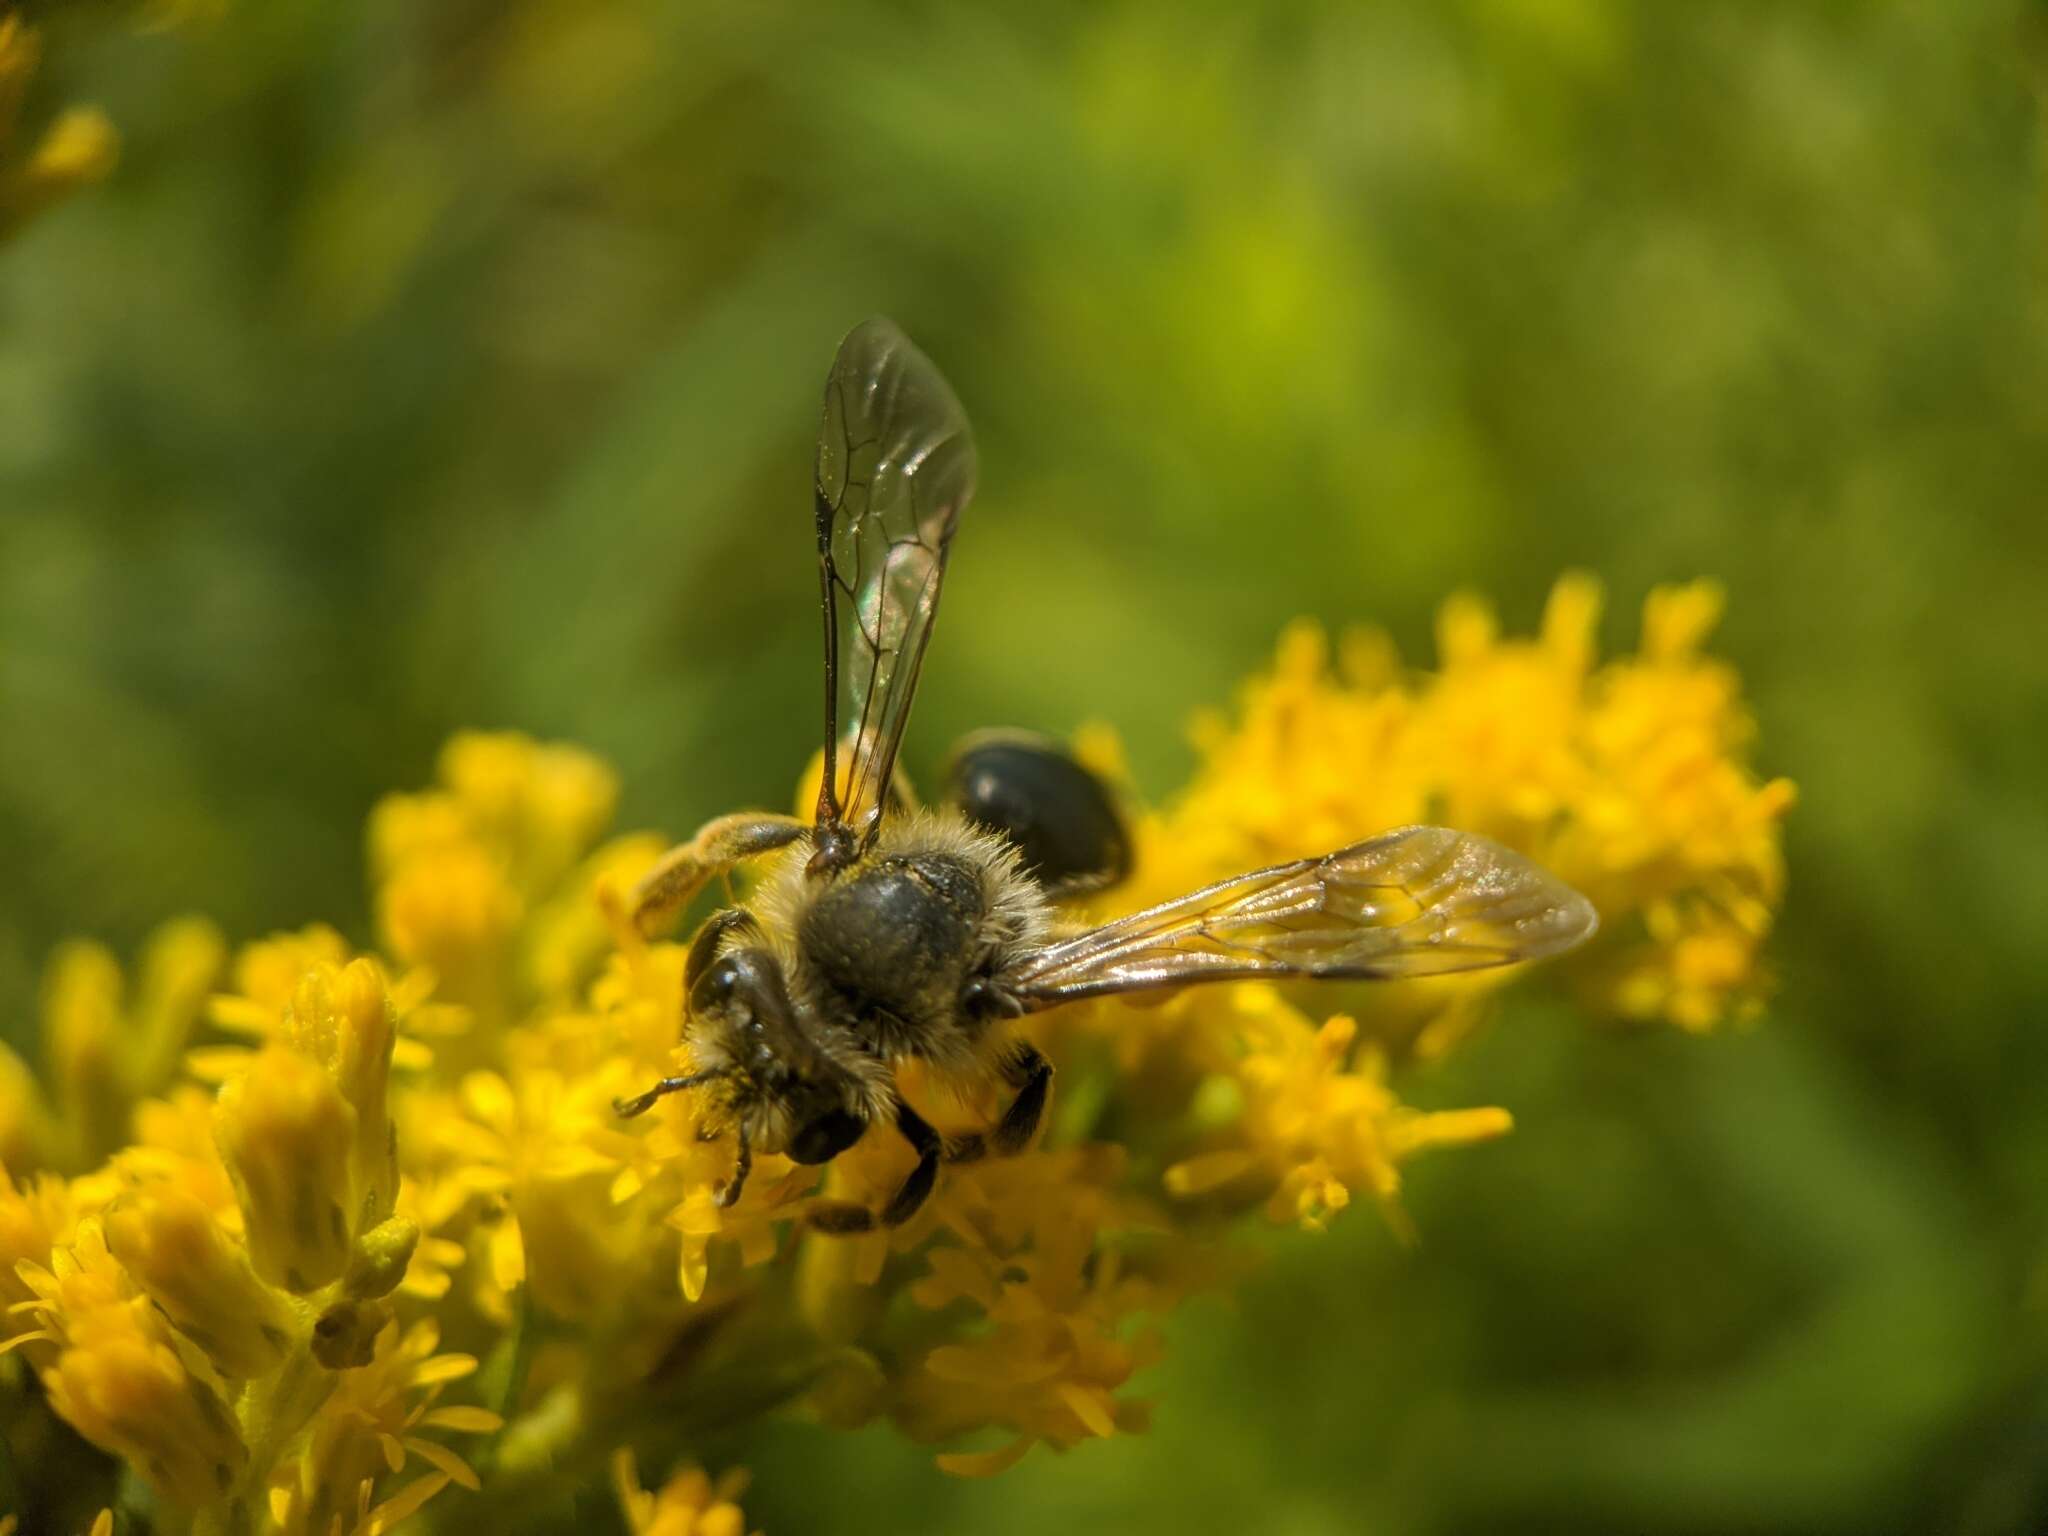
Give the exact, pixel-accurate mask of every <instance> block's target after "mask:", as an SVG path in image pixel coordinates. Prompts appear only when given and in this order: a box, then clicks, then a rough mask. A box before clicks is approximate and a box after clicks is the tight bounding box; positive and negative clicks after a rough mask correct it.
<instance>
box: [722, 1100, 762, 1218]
mask: <svg viewBox="0 0 2048 1536" xmlns="http://www.w3.org/2000/svg"><path fill="white" fill-rule="evenodd" d="M738 1134H739V1144H740V1145H739V1153H738V1155H737V1156H736V1157H735V1158H734V1159H733V1165H732V1177H731V1178H730V1179H728V1180H726V1182H725V1186H724V1187H723V1188H722V1189H720V1190H719V1191H718V1208H719V1209H720V1210H721V1211H729V1210H731V1209H732V1208H733V1207H734V1206H736V1205H738V1204H739V1203H740V1194H741V1192H742V1191H744V1190H745V1189H746V1187H747V1175H748V1174H750V1173H752V1172H753V1171H754V1144H753V1143H752V1142H751V1141H749V1140H747V1127H746V1122H744V1121H742V1122H741V1123H740V1127H739V1133H738Z"/></svg>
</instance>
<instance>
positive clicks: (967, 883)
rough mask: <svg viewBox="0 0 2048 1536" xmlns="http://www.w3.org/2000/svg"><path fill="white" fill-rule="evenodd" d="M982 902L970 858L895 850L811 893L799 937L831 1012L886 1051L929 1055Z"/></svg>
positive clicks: (963, 975)
mask: <svg viewBox="0 0 2048 1536" xmlns="http://www.w3.org/2000/svg"><path fill="white" fill-rule="evenodd" d="M987 906H988V903H987V896H986V893H985V892H984V890H983V887H982V881H981V877H980V875H979V874H978V872H977V871H976V870H975V868H974V866H973V865H972V864H970V863H969V862H968V861H967V860H965V859H963V858H960V857H958V856H956V855H953V854H950V853H910V854H900V855H893V856H890V857H886V858H881V859H877V860H875V861H874V863H872V864H870V865H868V866H867V867H866V868H864V869H861V870H859V871H858V872H856V873H854V874H852V875H849V876H846V877H844V878H842V879H840V880H838V881H836V882H835V883H834V884H833V885H832V886H831V888H830V889H828V890H826V891H824V892H822V893H821V894H820V895H819V896H818V897H817V898H816V899H815V900H814V901H812V902H811V904H810V905H809V906H808V907H807V908H806V909H805V911H804V914H803V917H802V918H801V920H800V921H799V923H798V925H797V946H798V949H799V950H800V951H801V953H802V956H803V961H804V965H805V968H806V969H807V970H808V971H809V973H810V975H811V977H812V978H813V979H814V980H815V982H816V984H817V985H818V987H819V989H820V990H821V991H822V992H823V993H824V994H825V995H824V996H823V997H821V998H820V999H819V1001H820V1003H821V1004H822V1005H823V1007H824V1011H825V1012H826V1013H827V1014H828V1016H830V1017H832V1018H833V1019H834V1020H836V1021H839V1022H843V1023H844V1024H845V1025H847V1026H848V1027H850V1028H851V1029H853V1030H854V1031H855V1032H856V1033H857V1034H859V1035H860V1036H861V1037H862V1038H863V1040H864V1041H865V1042H866V1043H867V1044H868V1045H869V1046H870V1047H871V1048H873V1049H874V1050H876V1051H877V1052H879V1053H881V1054H883V1055H926V1054H928V1053H929V1051H928V1047H929V1046H930V1044H931V1034H932V1031H934V1030H939V1029H944V1028H946V1027H947V1026H948V1025H949V1024H950V1023H951V1022H952V1020H953V1019H954V1016H955V1011H956V1005H957V1000H958V998H959V997H960V994H961V991H962V989H963V988H964V987H965V986H966V984H967V982H968V980H969V972H970V971H971V969H972V967H973V965H974V962H975V958H976V955H975V948H976V946H975V936H976V933H977V931H978V929H979V926H980V924H981V922H982V920H983V918H984V917H985V916H986V915H987Z"/></svg>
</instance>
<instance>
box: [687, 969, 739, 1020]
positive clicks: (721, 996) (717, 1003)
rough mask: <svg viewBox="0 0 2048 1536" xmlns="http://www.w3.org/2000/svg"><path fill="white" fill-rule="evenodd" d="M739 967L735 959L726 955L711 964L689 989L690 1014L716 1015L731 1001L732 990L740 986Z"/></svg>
mask: <svg viewBox="0 0 2048 1536" xmlns="http://www.w3.org/2000/svg"><path fill="white" fill-rule="evenodd" d="M740 976H741V967H740V965H739V963H738V961H737V960H736V958H735V957H733V956H731V955H727V956H726V957H725V958H724V959H722V960H718V961H715V962H713V964H712V965H711V966H710V967H709V968H708V969H707V970H706V971H705V972H704V974H703V975H701V976H699V977H698V978H697V983H696V985H695V986H693V987H691V988H690V1011H691V1012H692V1013H717V1012H718V1011H719V1010H721V1009H722V1008H724V1007H725V1005H726V1004H727V1003H728V1002H730V1001H731V1000H732V994H733V992H734V990H735V989H736V988H737V987H738V986H739V984H740Z"/></svg>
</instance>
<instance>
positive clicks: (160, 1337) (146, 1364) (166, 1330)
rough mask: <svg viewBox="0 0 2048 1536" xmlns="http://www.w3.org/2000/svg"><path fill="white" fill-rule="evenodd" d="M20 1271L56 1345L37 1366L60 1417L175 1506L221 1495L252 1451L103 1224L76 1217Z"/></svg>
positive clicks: (195, 1505)
mask: <svg viewBox="0 0 2048 1536" xmlns="http://www.w3.org/2000/svg"><path fill="white" fill-rule="evenodd" d="M20 1273H21V1276H22V1278H23V1279H24V1280H25V1281H26V1282H27V1283H28V1285H29V1287H30V1288H31V1289H32V1290H33V1291H34V1292H35V1300H34V1302H33V1303H32V1306H33V1310H34V1311H35V1312H36V1314H37V1315H39V1317H40V1318H41V1320H42V1323H43V1327H44V1329H45V1330H47V1332H48V1334H49V1336H50V1338H51V1339H52V1340H54V1341H55V1343H56V1344H57V1346H58V1348H57V1351H56V1359H55V1362H54V1363H53V1364H52V1365H51V1366H49V1367H48V1368H47V1369H46V1370H44V1371H43V1373H42V1381H43V1389H44V1391H45V1392H47V1393H48V1394H49V1399H50V1406H51V1407H52V1408H53V1409H55V1410H56V1412H57V1414H58V1415H59V1416H60V1417H61V1418H63V1419H64V1420H65V1421H66V1422H67V1423H69V1424H70V1425H71V1427H72V1428H73V1429H75V1430H77V1431H78V1432H79V1433H80V1434H81V1435H83V1436H84V1437H85V1438H86V1439H87V1440H90V1441H91V1442H92V1443H93V1444H94V1445H97V1446H99V1447H101V1448H102V1449H103V1450H107V1451H110V1452H112V1453H113V1454H114V1455H116V1456H119V1457H121V1458H123V1459H124V1460H126V1461H128V1462H129V1463H131V1464H132V1465H133V1466H135V1467H136V1469H137V1470H139V1471H140V1472H141V1473H142V1474H143V1475H144V1476H145V1477H147V1478H148V1479H149V1481H150V1482H151V1483H152V1484H153V1485H154V1486H155V1487H156V1488H157V1490H158V1491H159V1492H160V1493H162V1494H163V1495H164V1496H165V1497H166V1498H169V1499H171V1500H172V1501H174V1502H176V1503H178V1504H182V1505H184V1506H186V1507H187V1508H198V1507H200V1506H202V1505H204V1504H208V1503H211V1502H213V1501H215V1500H217V1499H219V1498H221V1497H222V1496H223V1495H224V1494H226V1493H227V1492H228V1490H229V1489H230V1488H231V1487H233V1485H234V1482H235V1479H236V1478H237V1477H238V1476H239V1475H240V1472H241V1468H242V1465H243V1463H244V1462H245V1461H246V1459H247V1456H248V1451H247V1448H246V1447H245V1446H244V1444H243V1443H242V1437H241V1433H240V1431H239V1429H238V1428H237V1426H236V1424H235V1421H234V1417H233V1416H232V1415H231V1414H230V1413H229V1411H228V1409H227V1407H226V1405H225V1404H224V1403H223V1402H222V1400H221V1397H220V1395H219V1393H218V1392H216V1391H215V1389H214V1387H213V1385H212V1384H211V1383H210V1382H209V1381H207V1380H206V1378H205V1376H204V1375H203V1374H201V1373H200V1372H199V1370H198V1368H197V1367H198V1362H197V1361H196V1359H194V1358H191V1357H189V1356H188V1355H186V1354H185V1353H184V1351H182V1350H181V1349H180V1348H179V1345H180V1343H181V1342H182V1341H181V1340H180V1339H179V1337H178V1335H177V1334H176V1333H175V1332H174V1331H173V1330H172V1328H171V1327H170V1325H169V1324H168V1323H167V1322H166V1321H165V1320H164V1318H163V1316H162V1314H161V1313H159V1312H158V1311H157V1310H156V1308H155V1307H154V1306H153V1305H152V1303H151V1302H150V1300H149V1298H148V1297H147V1296H146V1295H143V1294H142V1293H141V1291H140V1290H139V1289H138V1288H137V1286H136V1285H135V1283H134V1281H133V1280H131V1279H130V1278H129V1276H128V1274H127V1273H126V1271H125V1270H123V1269H122V1268H121V1266H120V1265H119V1264H118V1263H116V1262H115V1260H114V1257H113V1255H112V1254H110V1253H109V1252H108V1251H107V1245H106V1240H105V1237H104V1235H103V1234H102V1232H101V1230H100V1227H99V1224H98V1223H97V1222H96V1221H90V1220H88V1221H85V1222H81V1223H80V1224H79V1228H78V1232H77V1235H76V1237H75V1238H74V1240H73V1241H72V1242H71V1243H70V1244H69V1245H68V1246H65V1247H62V1248H59V1249H57V1250H56V1252H55V1253H54V1254H53V1255H52V1257H51V1262H50V1265H49V1267H47V1268H45V1267H43V1266H42V1265H39V1264H32V1263H25V1264H23V1265H21V1267H20Z"/></svg>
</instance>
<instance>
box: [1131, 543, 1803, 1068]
mask: <svg viewBox="0 0 2048 1536" xmlns="http://www.w3.org/2000/svg"><path fill="white" fill-rule="evenodd" d="M1720 608H1721V595H1720V591H1719V589H1718V588H1716V587H1714V586H1713V585H1712V584H1710V583H1694V584H1692V585H1689V586H1683V587H1671V588H1659V589H1657V590H1656V591H1654V592H1652V593H1651V594H1650V596H1649V598H1648V600H1647V601H1646V602H1645V604H1644V618H1643V639H1642V645H1641V649H1640V652H1639V653H1638V654H1637V655H1636V656H1634V657H1625V658H1622V659H1620V660H1617V661H1614V662H1610V663H1608V664H1607V665H1606V666H1604V667H1602V666H1598V665H1596V660H1597V658H1596V655H1595V646H1594V628H1595V625H1596V623H1597V620H1598V617H1599V610H1600V595H1599V589H1598V586H1597V585H1596V584H1595V583H1594V582H1593V581H1592V580H1591V578H1589V577H1585V576H1567V577H1565V578H1564V579H1562V580H1561V581H1559V582H1558V583H1557V585H1556V587H1555V588H1554V589H1553V591H1552V592H1551V595H1550V601H1549V603H1548V605H1547V606H1546V608H1545V611H1544V616H1543V622H1542V625H1541V628H1540V631H1539V633H1538V634H1537V636H1536V637H1535V638H1533V639H1528V640H1518V639H1507V638H1503V637H1502V635H1501V633H1500V630H1499V626H1498V624H1497V622H1496V620H1495V619H1494V616H1493V614H1492V611H1491V610H1490V609H1489V608H1488V607H1487V606H1486V605H1485V604H1484V603H1482V602H1481V601H1479V600H1478V599H1477V598H1475V597H1470V596H1459V597H1454V598H1452V599H1451V600H1450V601H1449V602H1447V603H1446V604H1445V605H1444V608H1443V611H1442V613H1441V614H1440V616H1439V619H1438V624H1437V647H1438V651H1439V657H1440V662H1441V666H1440V670H1439V671H1438V672H1437V673H1436V674H1435V675H1434V676H1429V677H1425V678H1422V679H1420V680H1414V679H1410V678H1408V677H1406V676H1404V674H1403V673H1402V672H1401V671H1400V669H1399V668H1398V667H1397V666H1396V665H1395V664H1394V663H1393V660H1392V652H1391V647H1390V646H1389V645H1388V644H1387V642H1386V641H1385V639H1384V638H1383V637H1381V636H1378V635H1376V634H1372V633H1369V632H1368V633H1362V634H1358V635H1353V636H1350V637H1347V640H1346V642H1345V644H1344V646H1343V647H1342V652H1341V658H1340V661H1339V663H1338V664H1336V665H1333V663H1332V659H1331V657H1330V654H1329V646H1328V644H1327V642H1326V640H1325V639H1324V637H1323V635H1322V633H1321V632H1320V631H1319V630H1317V629H1315V628H1314V627H1313V626H1306V625H1297V626H1295V627H1294V628H1291V629H1290V630H1289V631H1288V632H1287V634H1286V635H1285V636H1284V637H1283V638H1282V640H1281V643H1280V647H1279V652H1278V655H1277V657H1276V660H1275V663H1274V667H1273V670H1272V672H1271V673H1270V674H1269V675H1267V676H1266V677H1264V678H1261V679H1259V680H1258V681H1257V682H1255V683H1254V684H1253V685H1252V686H1251V687H1250V688H1249V689H1248V690H1247V691H1246V694H1245V697H1244V701H1243V704H1242V707H1241V709H1240V712H1239V716H1238V718H1237V719H1236V720H1235V721H1234V722H1231V723H1228V724H1226V723H1224V722H1221V721H1219V720H1216V719H1208V720H1205V721H1204V722H1203V723H1202V725H1201V727H1200V729H1199V730H1198V731H1197V735H1196V743H1197V746H1198V747H1199V748H1200V750H1201V753H1202V764H1201V767H1200V770H1199V771H1198V772H1197V774H1196V776H1195V780H1194V782H1193V784H1192V785H1190V787H1189V788H1188V790H1187V791H1186V793H1185V794H1184V795H1182V796H1181V797H1180V799H1179V800H1177V801H1176V802H1175V803H1174V804H1173V805H1172V806H1171V807H1170V808H1169V809H1168V810H1167V811H1166V812H1165V813H1164V814H1163V815H1154V816H1148V817H1144V818H1141V820H1140V822H1139V825H1138V829H1137V843H1138V849H1139V860H1138V870H1137V876H1136V879H1135V880H1134V881H1133V883H1132V884H1131V886H1130V887H1129V888H1128V889H1127V890H1123V891H1118V892H1115V893H1113V896H1114V906H1115V907H1116V908H1117V909H1128V908H1133V907H1137V906H1141V905H1144V904H1145V903H1147V902H1149V901H1153V900H1158V899H1160V898H1162V897H1165V896H1169V895H1172V894H1176V893H1178V892H1180V891H1183V890H1187V889H1189V888H1192V887H1193V886H1196V885H1200V884H1203V883H1205V882H1207V881H1209V880H1213V879H1217V878H1220V877H1223V876H1226V875H1230V874H1234V873H1237V872H1239V871H1241V870H1246V869H1252V868H1256V867H1258V866H1260V865H1263V864H1268V863H1272V862H1275V861H1276V860H1279V859H1283V858H1289V857H1295V856H1299V855H1304V854H1308V853H1314V852H1321V851H1325V850H1327V849H1329V848H1333V847H1338V846H1341V845H1342V844H1343V843H1345V842H1349V841H1353V840H1356V839H1358V838H1362V837H1366V836H1369V835H1371V834H1373V833H1375V832H1380V831H1384V830H1385V829H1387V828H1388V827H1390V826H1394V825H1398V824H1400V823H1402V822H1407V821H1416V820H1423V819H1428V820H1433V821H1441V822H1443V823H1445V824H1446V825H1450V826H1455V827H1459V828H1461V829H1464V830H1468V831H1473V832H1479V833H1483V834H1485V835H1488V836H1491V837H1495V838H1498V839H1499V840H1501V841H1502V842H1505V843H1507V844H1508V845H1509V846H1511V847H1514V848H1517V849H1519V850H1521V851H1522V852H1524V853H1527V854H1529V855H1531V856H1532V857H1534V858H1535V859H1537V860H1538V861H1539V862H1541V863H1543V864H1545V865H1547V866H1548V867H1550V868H1551V869H1553V870H1554V871H1555V872H1556V873H1557V874H1558V875H1560V876H1561V877H1563V878H1564V879H1565V880H1567V881H1569V882H1571V883H1572V884H1574V885H1576V886H1578V887H1579V888H1580V889H1581V890H1583V891H1585V893H1586V894H1587V895H1588V896H1590V897H1591V898H1592V899H1593V902H1594V904H1595V906H1597V907H1598V908H1599V910H1600V915H1601V919H1602V924H1603V930H1604V933H1605V934H1606V936H1607V937H1606V940H1605V942H1604V943H1603V944H1602V945H1599V946H1596V947H1595V950H1594V952H1593V954H1592V955H1591V956H1590V957H1588V958H1587V959H1585V960H1583V961H1580V962H1575V968H1576V969H1577V971H1578V972H1579V973H1580V974H1581V975H1582V976H1584V977H1587V978H1590V979H1591V985H1592V990H1593V995H1594V996H1595V997H1596V999H1597V1000H1598V1001H1599V1003H1600V1005H1601V1006H1602V1007H1603V1009H1604V1010H1605V1011H1607V1012H1609V1013H1612V1014H1616V1015H1619V1016H1622V1017H1628V1018H1649V1017H1655V1018H1662V1019H1665V1020H1667V1021H1669V1022H1673V1023H1677V1024H1680V1025H1682V1026H1684V1027H1687V1028H1695V1029H1697V1028H1704V1027H1709V1026H1711V1025H1712V1024H1714V1023H1716V1022H1718V1021H1720V1020H1722V1019H1724V1018H1728V1017H1731V1016H1733V1017H1740V1016H1743V1015H1745V1014H1747V1013H1749V1012H1751V1011H1753V1010H1754V1007H1755V1005H1756V1000H1757V998H1758V997H1759V995H1760V994H1761V992H1762V990H1763V987H1764V984H1765V981H1766V977H1765V975H1764V973H1763V970H1762V967H1761V966H1760V964H1759V963H1758V961H1757V956H1758V953H1759V948H1760V945H1761V943H1762V940H1763V939H1764V937H1765V935H1766V934H1767V933H1768V931H1769V928H1770V924H1771V918H1772V913H1773V912H1774V911H1775V909H1776V907H1777V905H1778V903H1779V901H1780V900H1781V899H1782V895H1783V887H1784V867H1783V860H1782V856H1781V854H1780V851H1779V836H1780V834H1779V824H1780V822H1781V821H1782V819H1783V817H1784V814H1785V812H1786V811H1787V810H1788V809H1789V808H1790V806H1791V804H1792V799H1793V794H1792V787H1791V785H1790V784H1789V783H1788V782H1787V781H1785V780H1782V779H1776V780H1771V781H1768V782H1765V781H1760V780H1759V779H1758V778H1757V777H1756V776H1755V774H1754V773H1753V772H1752V771H1751V769H1750V767H1749V765H1748V762H1747V752H1748V747H1749V743H1750V739H1751V736H1752V734H1753V731H1752V727H1751V723H1750V720H1749V717H1748V715H1747V713H1746V711H1745V710H1744V709H1743V707H1742V703H1741V695H1740V688H1739V684H1738V682H1737V679H1736V677H1735V674H1734V672H1733V671H1732V669H1730V668H1728V667H1727V666H1725V665H1724V664H1721V663H1718V662H1715V661H1712V660H1710V659H1708V658H1706V657H1704V656H1703V655H1702V654H1701V652H1700V645H1701V643H1702V641H1703V640H1704V638H1705V636H1706V635H1707V634H1708V633H1709V631H1710V630H1711V629H1712V627H1713V624H1714V622H1715V620H1716V618H1717V617H1718V615H1719V613H1720ZM1674 914H1680V915H1679V916H1676V917H1674ZM1708 933H1711V934H1712V935H1713V939H1712V942H1711V943H1710V944H1693V945H1692V946H1691V947H1690V952H1689V953H1684V954H1681V950H1682V949H1683V948H1684V947H1685V945H1684V941H1685V940H1686V939H1688V938H1697V937H1699V936H1701V935H1704V934H1708ZM1632 936H1633V937H1632ZM1490 984H1491V983H1490V982H1489V981H1487V980H1485V979H1478V980H1471V981H1454V982H1447V983H1434V984H1432V985H1430V986H1429V987H1425V988H1421V989H1416V988H1413V987H1408V986H1395V987H1385V986H1383V987H1380V988H1377V989H1375V990H1374V992H1373V995H1372V1007H1373V1015H1372V1019H1371V1025H1372V1028H1373V1030H1374V1032H1375V1033H1378V1034H1381V1035H1383V1036H1387V1037H1390V1038H1400V1037H1402V1036H1404V1035H1405V1036H1408V1037H1411V1038H1412V1037H1413V1035H1414V1033H1415V1031H1414V1027H1413V1025H1414V1023H1415V1020H1414V1018H1413V1017H1412V1016H1413V1015H1414V1014H1415V1013H1416V1012H1417V1011H1418V1009H1419V1010H1420V1012H1421V1013H1422V1015H1423V1016H1424V1018H1425V1020H1426V1017H1427V1015H1428V1014H1429V1013H1431V1012H1433V1011H1436V1010H1440V1009H1442V1008H1445V1007H1457V1006H1463V1004H1462V1001H1461V1000H1462V999H1463V998H1464V997H1465V996H1466V995H1467V994H1468V993H1469V992H1471V991H1472V990H1473V989H1475V988H1479V989H1483V988H1484V987H1486V986H1488V985H1490ZM1396 1018H1406V1019H1407V1021H1408V1022H1407V1024H1406V1025H1405V1026H1403V1027H1390V1024H1391V1021H1392V1020H1394V1019H1396Z"/></svg>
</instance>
